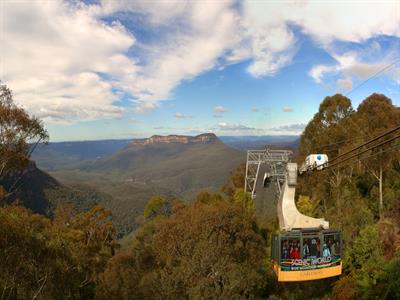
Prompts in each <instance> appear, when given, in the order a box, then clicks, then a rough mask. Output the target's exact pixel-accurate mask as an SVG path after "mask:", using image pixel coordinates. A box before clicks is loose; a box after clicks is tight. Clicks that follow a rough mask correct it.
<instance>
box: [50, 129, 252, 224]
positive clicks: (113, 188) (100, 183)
mask: <svg viewBox="0 0 400 300" xmlns="http://www.w3.org/2000/svg"><path fill="white" fill-rule="evenodd" d="M244 161H245V153H244V152H243V151H240V150H238V149H234V148H231V147H228V146H227V145H225V144H224V143H222V142H221V141H220V140H219V139H218V138H217V137H216V136H215V135H214V134H201V135H198V136H195V137H190V136H181V135H170V136H152V137H150V138H148V139H136V140H132V141H131V142H130V143H129V144H128V145H127V146H126V147H125V148H123V149H120V150H119V151H117V152H115V153H114V154H112V155H109V156H105V157H102V158H99V159H97V160H94V161H85V162H83V163H82V164H80V165H79V166H77V167H76V168H75V169H70V170H59V171H52V172H51V174H52V175H53V176H55V177H56V178H57V179H58V180H59V181H60V182H65V183H68V184H73V183H84V184H87V185H91V186H93V187H95V188H96V189H98V190H99V191H101V192H103V193H106V194H108V195H111V196H112V200H111V202H107V206H108V207H110V208H111V209H112V210H113V213H114V215H115V216H116V218H117V219H118V222H119V225H120V227H122V230H123V231H124V230H128V231H129V229H132V223H134V222H133V221H134V217H135V216H137V215H139V214H142V212H143V209H144V206H145V204H146V203H147V201H148V200H149V198H150V197H151V196H153V195H163V196H166V197H168V198H175V197H177V198H180V199H186V200H190V199H193V197H194V196H195V195H196V194H197V193H198V192H200V191H202V190H207V191H219V190H220V188H221V187H222V186H223V184H224V183H225V182H226V181H227V180H228V178H229V176H230V172H231V171H232V170H234V169H235V168H236V167H237V166H238V165H239V164H240V163H241V162H244Z"/></svg>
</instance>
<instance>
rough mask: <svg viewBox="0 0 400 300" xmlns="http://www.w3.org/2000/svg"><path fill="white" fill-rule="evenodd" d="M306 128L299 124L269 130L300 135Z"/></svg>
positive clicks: (304, 125)
mask: <svg viewBox="0 0 400 300" xmlns="http://www.w3.org/2000/svg"><path fill="white" fill-rule="evenodd" d="M305 127H306V124H303V123H298V124H288V125H282V126H278V127H273V128H270V129H269V130H271V131H277V132H280V133H287V134H300V133H301V132H302V131H303V130H304V128H305Z"/></svg>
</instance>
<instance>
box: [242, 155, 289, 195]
mask: <svg viewBox="0 0 400 300" xmlns="http://www.w3.org/2000/svg"><path fill="white" fill-rule="evenodd" d="M292 154H293V152H292V151H290V150H271V149H269V148H266V149H265V150H248V151H247V160H246V180H245V187H244V190H245V191H246V192H249V193H251V196H252V198H253V199H254V198H255V197H256V193H255V191H256V184H257V178H258V176H259V171H260V166H261V164H266V165H267V166H268V167H269V170H270V172H269V176H270V178H271V179H276V184H277V189H278V194H280V189H281V185H280V183H281V182H282V181H284V180H285V178H286V165H287V163H288V162H289V160H290V158H291V156H292Z"/></svg>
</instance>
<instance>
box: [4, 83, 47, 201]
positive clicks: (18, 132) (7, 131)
mask: <svg viewBox="0 0 400 300" xmlns="http://www.w3.org/2000/svg"><path fill="white" fill-rule="evenodd" d="M48 139H49V136H48V133H47V131H46V130H45V129H44V127H43V125H42V123H41V121H40V120H39V119H38V118H36V117H32V116H29V115H28V114H27V113H26V112H25V110H24V109H23V108H20V107H18V106H17V105H15V104H14V102H13V97H12V93H11V90H10V89H9V88H8V87H7V86H6V85H4V84H1V82H0V182H1V181H2V180H3V179H4V178H5V177H7V176H10V173H11V172H18V171H21V170H23V169H24V168H26V167H27V166H28V164H29V157H30V155H31V153H32V151H33V150H34V148H35V147H36V145H37V144H38V143H40V142H47V141H48ZM30 144H33V146H31V145H30ZM15 184H16V182H15ZM15 184H14V185H12V186H11V189H10V190H8V192H9V193H11V192H12V191H13V190H14V188H15Z"/></svg>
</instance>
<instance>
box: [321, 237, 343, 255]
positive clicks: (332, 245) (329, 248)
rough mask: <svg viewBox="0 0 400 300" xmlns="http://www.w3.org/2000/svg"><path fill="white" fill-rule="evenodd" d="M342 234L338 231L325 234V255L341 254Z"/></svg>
mask: <svg viewBox="0 0 400 300" xmlns="http://www.w3.org/2000/svg"><path fill="white" fill-rule="evenodd" d="M340 249H341V245H340V235H339V234H338V233H332V234H325V235H324V248H323V256H341V253H340V252H341V251H340Z"/></svg>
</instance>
